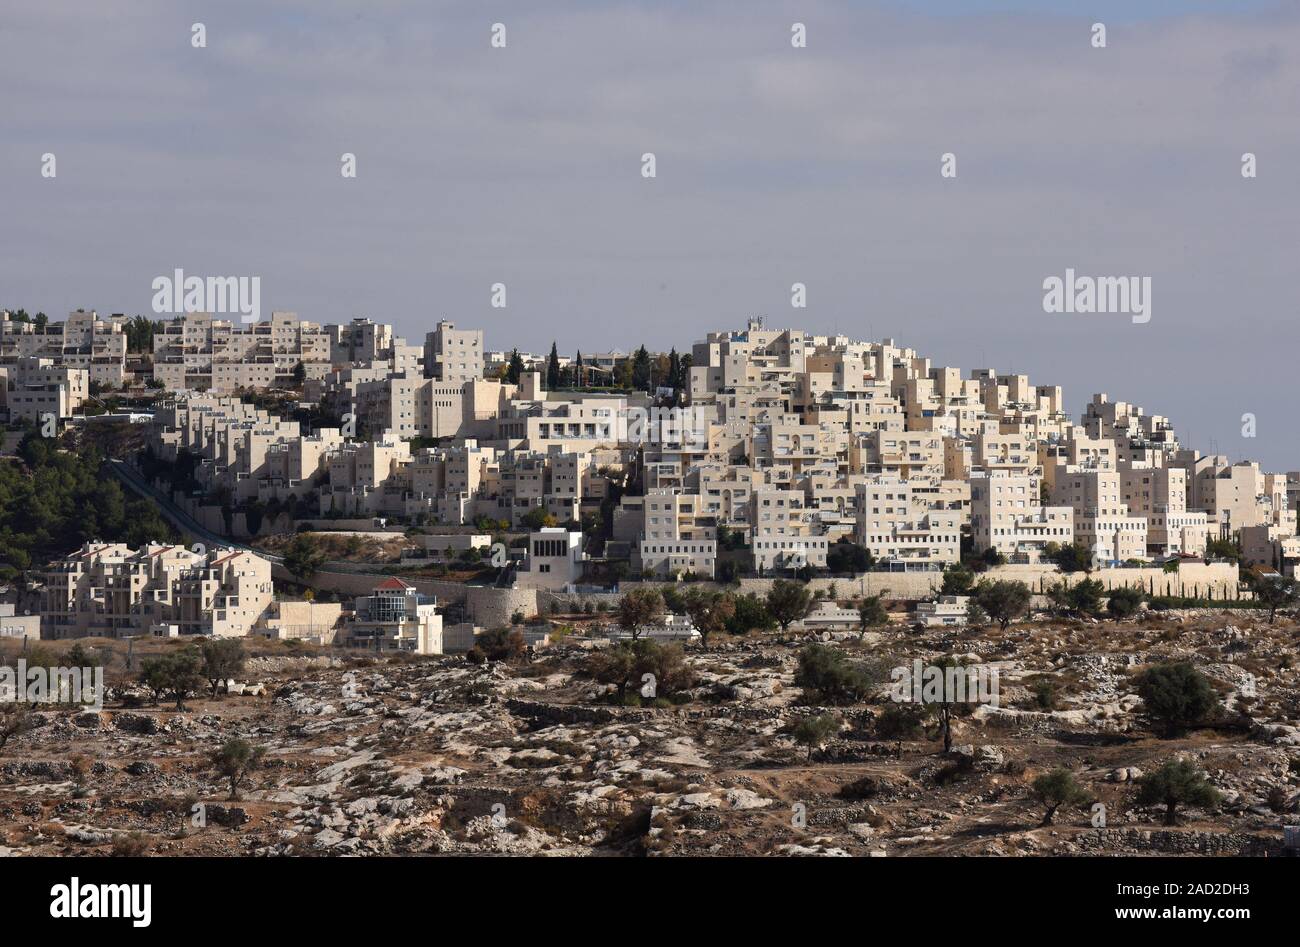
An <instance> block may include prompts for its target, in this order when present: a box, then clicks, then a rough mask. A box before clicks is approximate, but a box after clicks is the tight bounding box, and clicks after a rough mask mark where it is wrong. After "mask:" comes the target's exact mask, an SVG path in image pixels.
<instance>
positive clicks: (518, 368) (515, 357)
mask: <svg viewBox="0 0 1300 947" xmlns="http://www.w3.org/2000/svg"><path fill="white" fill-rule="evenodd" d="M523 374H524V360H523V359H522V358H521V357H520V356H519V350H518V349H512V350H511V352H510V364H509V366H508V367H507V368H506V381H507V382H508V383H509V384H512V385H517V384H519V379H520V378H521V377H523Z"/></svg>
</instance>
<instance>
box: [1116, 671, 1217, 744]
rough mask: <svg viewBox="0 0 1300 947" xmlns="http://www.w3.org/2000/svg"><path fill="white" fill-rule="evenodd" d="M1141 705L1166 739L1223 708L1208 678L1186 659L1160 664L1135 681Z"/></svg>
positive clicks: (1178, 734) (1179, 733)
mask: <svg viewBox="0 0 1300 947" xmlns="http://www.w3.org/2000/svg"><path fill="white" fill-rule="evenodd" d="M1135 684H1136V687H1137V692H1138V696H1139V697H1141V698H1142V708H1143V710H1144V711H1145V712H1146V714H1147V716H1149V717H1151V718H1152V720H1154V721H1155V722H1156V723H1158V724H1159V725H1161V726H1162V728H1163V730H1164V736H1165V738H1166V739H1173V738H1174V737H1177V736H1180V735H1181V734H1182V733H1183V732H1185V731H1186V730H1187V729H1189V728H1190V727H1194V726H1196V725H1198V724H1200V723H1202V722H1203V721H1204V720H1205V719H1206V718H1207V717H1208V716H1209V715H1210V714H1211V713H1213V712H1215V711H1217V710H1219V709H1220V705H1219V698H1218V696H1217V695H1216V694H1215V693H1214V688H1213V687H1211V686H1210V681H1209V679H1208V678H1207V677H1206V676H1205V675H1204V674H1202V673H1201V672H1200V671H1198V670H1196V668H1194V667H1192V665H1191V664H1189V663H1187V662H1186V661H1180V662H1174V663H1169V664H1157V665H1155V666H1154V667H1150V668H1148V669H1147V670H1145V671H1143V672H1142V673H1141V674H1140V675H1138V677H1137V680H1136V681H1135Z"/></svg>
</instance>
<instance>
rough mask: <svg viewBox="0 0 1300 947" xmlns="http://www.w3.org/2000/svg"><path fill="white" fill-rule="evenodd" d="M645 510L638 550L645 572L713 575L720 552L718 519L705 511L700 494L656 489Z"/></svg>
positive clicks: (642, 571) (646, 497) (645, 504)
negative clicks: (716, 525)
mask: <svg viewBox="0 0 1300 947" xmlns="http://www.w3.org/2000/svg"><path fill="white" fill-rule="evenodd" d="M643 511H644V512H643V526H642V534H641V537H640V541H639V543H638V545H637V549H636V560H637V562H639V568H640V571H641V574H642V575H647V576H650V575H653V576H679V575H684V574H685V573H688V572H689V573H693V574H695V575H697V576H700V577H701V578H710V579H711V578H713V576H714V570H715V568H716V565H717V555H718V542H717V530H716V527H715V525H714V524H715V522H716V520H714V519H713V518H712V517H710V516H708V515H707V514H705V513H704V511H703V503H702V502H701V501H700V497H699V496H698V495H696V494H681V493H675V492H673V491H671V490H666V489H659V490H653V491H651V492H649V493H647V494H646V496H645V497H644V498H643ZM634 565H636V563H634Z"/></svg>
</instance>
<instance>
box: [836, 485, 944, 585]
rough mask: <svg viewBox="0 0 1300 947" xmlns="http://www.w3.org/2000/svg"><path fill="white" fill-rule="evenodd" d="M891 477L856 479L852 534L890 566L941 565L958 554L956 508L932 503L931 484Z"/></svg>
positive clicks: (930, 566)
mask: <svg viewBox="0 0 1300 947" xmlns="http://www.w3.org/2000/svg"><path fill="white" fill-rule="evenodd" d="M913 486H914V484H913V482H912V481H906V480H900V479H898V478H892V477H879V478H873V479H872V480H870V481H868V482H866V483H859V484H857V503H856V508H857V528H856V531H855V533H856V536H855V538H856V540H857V542H858V544H859V545H861V546H864V547H866V549H867V550H868V551H869V552H870V553H871V554H872V555H873V556H874V557H875V558H877V559H880V560H883V561H885V562H887V563H889V564H891V566H893V565H895V564H897V565H898V566H900V567H902V568H904V569H907V568H942V567H943V566H944V565H947V564H949V563H955V562H959V561H960V560H961V521H962V514H961V512H960V511H954V510H943V509H933V508H932V506H931V503H930V497H931V493H930V491H929V490H928V489H926V488H928V487H929V486H930V485H929V484H928V483H925V482H924V481H917V482H916V483H915V486H916V487H917V488H918V489H917V490H915V491H914V490H913Z"/></svg>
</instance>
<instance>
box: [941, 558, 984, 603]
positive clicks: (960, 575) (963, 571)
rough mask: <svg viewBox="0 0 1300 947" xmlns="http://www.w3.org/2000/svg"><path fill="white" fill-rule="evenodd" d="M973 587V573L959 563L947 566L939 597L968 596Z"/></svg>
mask: <svg viewBox="0 0 1300 947" xmlns="http://www.w3.org/2000/svg"><path fill="white" fill-rule="evenodd" d="M974 585H975V573H974V572H972V571H971V570H970V569H968V568H966V566H964V565H962V564H961V563H957V564H955V565H952V566H949V567H948V568H947V569H945V570H944V573H943V587H942V588H940V589H939V593H940V594H941V595H969V594H970V591H971V589H972V588H973V587H974Z"/></svg>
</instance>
